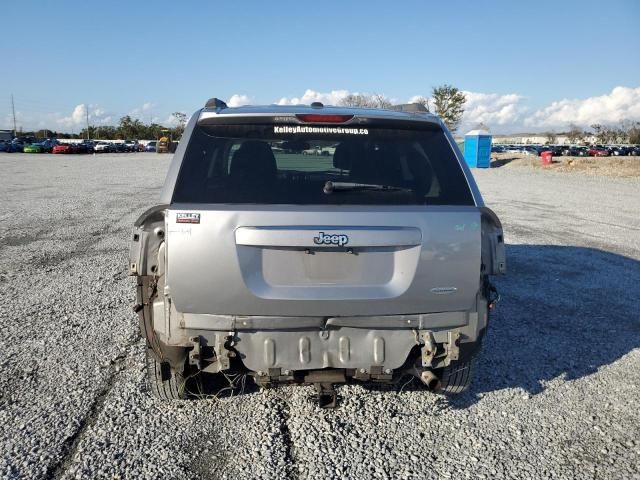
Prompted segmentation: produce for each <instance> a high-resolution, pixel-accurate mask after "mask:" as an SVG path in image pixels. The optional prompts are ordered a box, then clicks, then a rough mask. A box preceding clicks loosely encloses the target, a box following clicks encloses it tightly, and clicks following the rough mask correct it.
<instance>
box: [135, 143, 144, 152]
mask: <svg viewBox="0 0 640 480" xmlns="http://www.w3.org/2000/svg"><path fill="white" fill-rule="evenodd" d="M136 147H137V148H138V151H139V152H144V143H138V144H137V145H136Z"/></svg>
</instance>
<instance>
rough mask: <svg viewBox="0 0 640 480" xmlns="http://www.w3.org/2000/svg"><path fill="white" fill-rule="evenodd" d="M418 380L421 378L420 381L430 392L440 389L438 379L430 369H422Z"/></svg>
mask: <svg viewBox="0 0 640 480" xmlns="http://www.w3.org/2000/svg"><path fill="white" fill-rule="evenodd" d="M420 380H422V383H424V384H425V385H426V386H427V388H428V389H429V390H431V391H432V392H436V391H438V390H439V389H440V380H439V379H438V377H436V376H435V375H434V373H433V372H432V371H431V370H424V371H423V372H422V373H421V374H420Z"/></svg>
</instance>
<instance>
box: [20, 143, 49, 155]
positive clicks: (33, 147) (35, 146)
mask: <svg viewBox="0 0 640 480" xmlns="http://www.w3.org/2000/svg"><path fill="white" fill-rule="evenodd" d="M22 151H23V152H24V153H42V152H43V151H44V150H43V148H42V145H40V144H39V143H29V144H27V145H25V146H24V148H23V150H22Z"/></svg>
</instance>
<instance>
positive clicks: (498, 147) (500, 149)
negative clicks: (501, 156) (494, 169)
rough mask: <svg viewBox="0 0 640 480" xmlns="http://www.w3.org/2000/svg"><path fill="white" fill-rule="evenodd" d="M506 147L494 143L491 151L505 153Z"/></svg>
mask: <svg viewBox="0 0 640 480" xmlns="http://www.w3.org/2000/svg"><path fill="white" fill-rule="evenodd" d="M504 151H505V148H504V147H503V146H502V145H493V146H492V147H491V153H504Z"/></svg>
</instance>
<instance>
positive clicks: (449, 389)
mask: <svg viewBox="0 0 640 480" xmlns="http://www.w3.org/2000/svg"><path fill="white" fill-rule="evenodd" d="M472 376H473V360H467V361H466V362H459V361H457V362H451V363H450V364H449V366H448V367H444V369H443V371H442V378H441V379H440V386H441V389H442V391H443V392H444V393H449V394H452V395H456V394H458V393H462V392H464V391H465V390H466V389H467V388H469V385H470V384H471V379H472Z"/></svg>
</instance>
